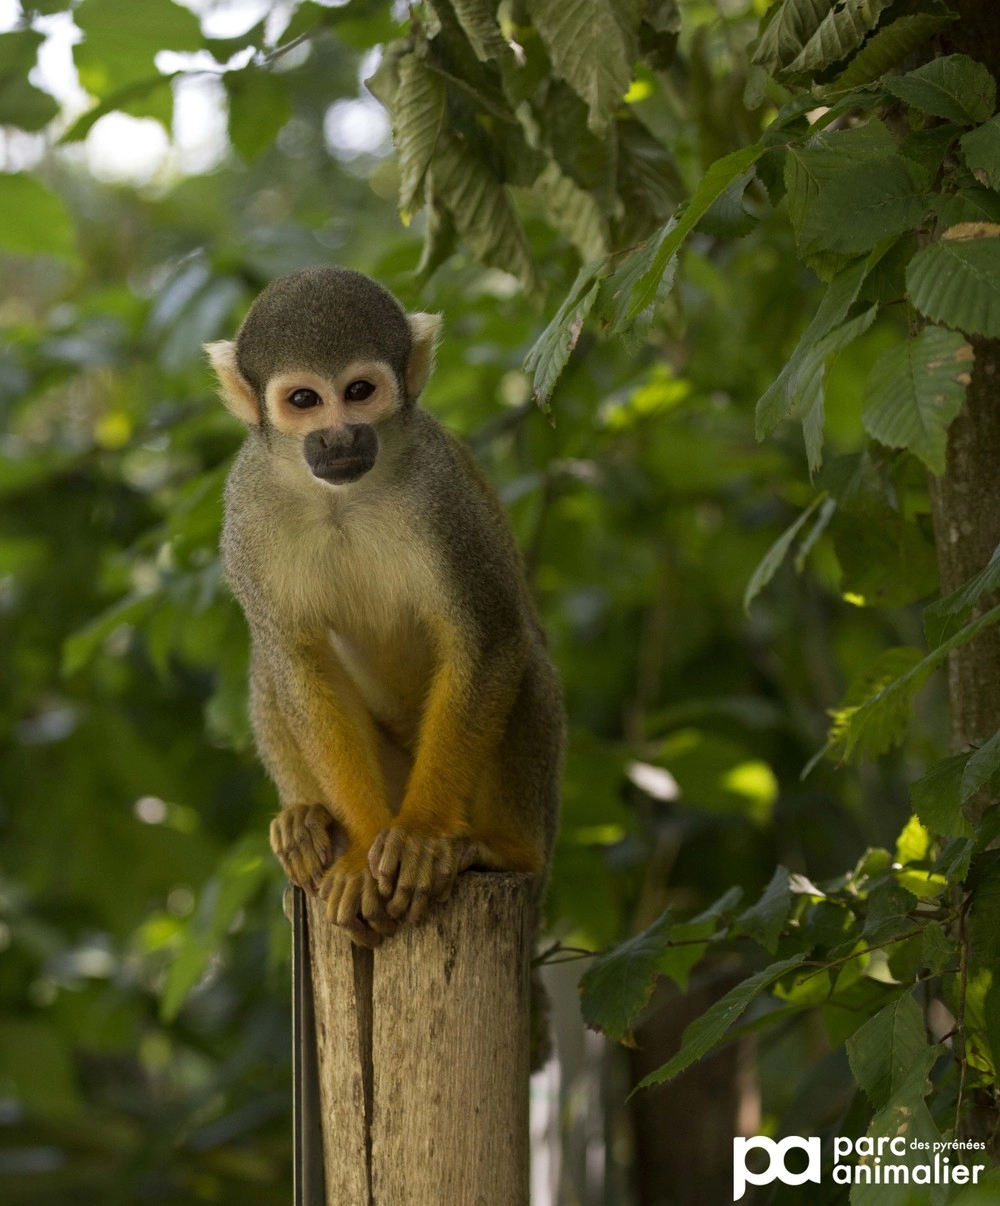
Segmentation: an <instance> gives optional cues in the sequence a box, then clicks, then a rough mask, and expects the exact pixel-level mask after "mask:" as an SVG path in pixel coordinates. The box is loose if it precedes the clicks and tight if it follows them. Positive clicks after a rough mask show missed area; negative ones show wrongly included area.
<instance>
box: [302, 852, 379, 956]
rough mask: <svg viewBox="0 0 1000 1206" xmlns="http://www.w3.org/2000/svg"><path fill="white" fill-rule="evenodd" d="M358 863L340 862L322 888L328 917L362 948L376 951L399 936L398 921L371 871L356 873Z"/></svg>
mask: <svg viewBox="0 0 1000 1206" xmlns="http://www.w3.org/2000/svg"><path fill="white" fill-rule="evenodd" d="M354 861H356V860H350V861H349V862H347V863H346V865H345V860H344V859H339V860H338V861H337V862H336V863H335V864H334V865H333V867H331V868H330V870H329V871H328V872H327V873H326V875H325V876H324V877H323V879H322V881H321V883H320V885H319V894H320V896H321V897H322V898H323V899H324V900H325V901H326V915H327V917H328V918H329V919H330V921H332V922H333V923H334V924H335V925H339V926H341V927H342V928H343V929H345V930H347V932H348V933H349V934H350V936H351V938H352V939H353V940H354V941H355V942H357V943H358V944H359V945H360V946H367V947H375V946H378V944H379V943H380V942H381V941H382V939H383V938H388V937H391V936H392V935H393V934H394V933H395V932H396V921H395V919H394V918H392V917H390V916H389V915H388V913H387V912H386V908H385V902H384V901H383V900H382V897H381V896H380V894H379V890H378V885H377V884H376V883H375V880H374V878H373V876H372V874H371V872H370V871H369V870H368V868H367V867H362V868H361V869H360V870H354V869H352V864H353V863H354Z"/></svg>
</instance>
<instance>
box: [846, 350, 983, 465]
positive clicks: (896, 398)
mask: <svg viewBox="0 0 1000 1206" xmlns="http://www.w3.org/2000/svg"><path fill="white" fill-rule="evenodd" d="M972 358H973V353H972V348H971V347H970V346H969V345H968V344H967V343H966V342H965V340H964V338H963V337H962V336H961V335H960V334H958V333H957V332H955V331H946V330H944V329H943V328H941V327H924V328H923V329H922V330H921V331H920V332H918V334H917V335H916V336H915V337H914V338H913V339H908V340H907V341H906V342H905V343H903V344H901V345H900V346H899V347H895V348H890V349H889V350H888V351H886V352H883V353H882V355H881V356H880V357H879V358H878V360H876V362H875V364H874V365H873V366H872V370H871V372H870V373H869V375H868V381H867V383H866V385H865V398H864V411H863V412H862V416H861V421H862V422H863V423H864V427H865V431H867V432H868V434H869V435H870V436H872V437H873V438H874V439H876V440H879V441H880V442H881V443H883V444H887V445H888V446H889V447H890V448H908V449H909V450H910V451H911V452H913V453H915V454H916V455H917V456H919V457H920V459H921V460H922V461H923V462H924V464H925V465H926V466H927V467H928V469H930V470H931V472H932V473H937V474H941V473H944V468H945V446H946V443H947V433H948V427H949V426H950V424H951V422H952V420H953V419H954V418H955V417H956V415H957V414H958V412H959V411H960V410H961V409H962V404H963V403H964V401H965V387H966V385H967V384H968V381H969V370H970V368H971V364H972Z"/></svg>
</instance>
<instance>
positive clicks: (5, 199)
mask: <svg viewBox="0 0 1000 1206" xmlns="http://www.w3.org/2000/svg"><path fill="white" fill-rule="evenodd" d="M0 250H2V251H5V252H7V253H8V254H10V255H51V256H55V257H56V259H61V260H74V259H76V230H75V226H74V223H73V218H72V216H71V214H70V212H69V210H68V209H67V208H66V206H65V205H64V204H63V201H62V198H61V197H58V196H56V194H55V193H52V192H50V191H49V190H48V189H47V188H46V187H45V186H44V185H43V184H41V183H39V181H37V180H36V179H35V178H34V177H33V176H28V175H26V174H23V173H20V172H11V173H0Z"/></svg>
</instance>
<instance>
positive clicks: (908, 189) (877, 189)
mask: <svg viewBox="0 0 1000 1206" xmlns="http://www.w3.org/2000/svg"><path fill="white" fill-rule="evenodd" d="M926 208H927V202H926V200H925V199H924V197H923V195H922V193H921V190H920V189H918V188H917V186H916V184H915V183H914V181H913V177H912V175H911V174H910V169H909V166H908V163H907V161H906V160H905V159H903V158H902V156H900V155H893V156H890V157H887V158H885V159H874V160H866V161H865V162H863V163H856V164H853V165H852V166H851V167H848V168H847V169H846V170H844V171H841V172H839V173H838V174H837V175H836V176H835V177H834V178H833V179H832V180H830V181H828V182H827V183H826V184H824V185H823V186H822V187H821V188H820V189H819V190H818V192H817V195H816V197H815V198H814V199H813V201H812V202H811V203H810V204H809V206H808V207H807V209H806V211H805V215H804V218H803V222H802V228H801V233H800V242H801V247H802V250H803V252H805V253H807V254H808V253H812V252H816V251H835V252H838V253H839V254H841V255H855V254H857V253H858V252H862V251H870V250H871V248H872V247H874V246H875V244H876V243H878V242H879V240H881V239H885V238H890V237H891V236H893V235H898V234H902V233H903V231H906V230H911V229H912V228H913V227H915V226H919V225H920V222H921V219H922V218H923V215H924V210H925V209H926Z"/></svg>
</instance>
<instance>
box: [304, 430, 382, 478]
mask: <svg viewBox="0 0 1000 1206" xmlns="http://www.w3.org/2000/svg"><path fill="white" fill-rule="evenodd" d="M302 452H303V455H304V456H305V458H306V464H307V465H308V466H309V468H310V469H311V470H312V471H313V473H314V474H315V475H316V476H317V477H319V478H322V479H323V481H325V482H331V483H333V484H334V485H343V484H344V483H346V482H356V481H357V480H358V478H359V477H364V475H365V474H366V473H367V472H368V470H369V469H371V467H372V465H374V464H375V458H376V457H377V456H378V436H377V435H376V434H375V428H374V427H372V426H371V424H370V423H349V424H348V425H347V426H346V427H324V428H323V429H322V430H320V431H310V433H309V434H308V435H307V436H306V438H305V443H304V444H303V446H302Z"/></svg>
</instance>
